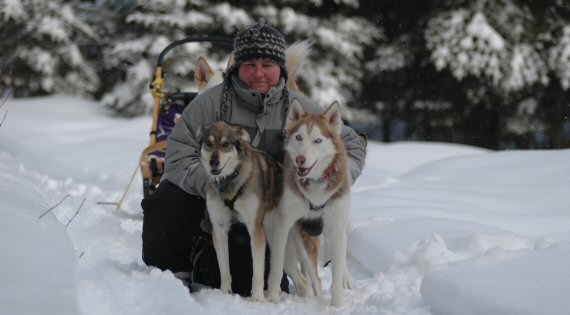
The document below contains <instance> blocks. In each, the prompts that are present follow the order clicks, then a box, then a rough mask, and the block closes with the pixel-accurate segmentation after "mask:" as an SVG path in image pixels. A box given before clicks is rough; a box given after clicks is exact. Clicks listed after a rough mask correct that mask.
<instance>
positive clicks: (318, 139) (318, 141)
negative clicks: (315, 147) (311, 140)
mask: <svg viewBox="0 0 570 315" xmlns="http://www.w3.org/2000/svg"><path fill="white" fill-rule="evenodd" d="M321 142H323V140H322V139H321V138H317V139H315V143H316V144H319V143H321Z"/></svg>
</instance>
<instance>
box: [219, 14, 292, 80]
mask: <svg viewBox="0 0 570 315" xmlns="http://www.w3.org/2000/svg"><path fill="white" fill-rule="evenodd" d="M285 46H286V43H285V37H284V36H283V34H281V33H280V32H279V31H278V30H276V29H274V28H273V27H271V26H269V25H267V24H266V23H265V21H264V20H263V19H261V20H259V21H258V22H257V23H255V24H253V25H251V26H249V27H247V28H246V29H244V30H243V31H241V32H239V33H238V34H237V36H236V37H235V39H234V52H233V53H234V60H235V64H234V65H233V67H232V68H231V70H230V71H228V72H230V73H231V72H233V71H235V70H236V69H237V68H238V67H239V65H240V64H242V63H243V62H246V61H250V60H255V59H261V60H271V61H273V62H275V63H276V64H278V65H279V66H280V67H281V75H282V76H283V77H284V78H285V79H287V67H286V65H285V49H286V47H285Z"/></svg>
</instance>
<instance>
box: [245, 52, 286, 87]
mask: <svg viewBox="0 0 570 315" xmlns="http://www.w3.org/2000/svg"><path fill="white" fill-rule="evenodd" d="M238 76H239V79H240V80H241V82H243V83H245V84H246V85H247V86H249V87H250V88H251V89H253V90H256V91H258V92H260V93H267V91H269V89H271V88H272V87H274V86H275V85H277V83H278V82H279V78H280V77H281V67H279V65H278V64H276V63H275V62H273V61H269V60H250V61H246V62H244V63H242V64H241V65H240V66H239V70H238Z"/></svg>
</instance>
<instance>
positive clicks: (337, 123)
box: [323, 101, 342, 134]
mask: <svg viewBox="0 0 570 315" xmlns="http://www.w3.org/2000/svg"><path fill="white" fill-rule="evenodd" d="M323 117H324V118H325V120H326V121H327V122H328V123H329V124H330V125H331V126H332V127H333V129H334V130H336V131H337V132H338V133H339V134H340V130H341V128H342V117H341V111H340V104H339V103H338V102H337V101H334V102H333V103H332V104H331V105H330V106H329V108H327V110H326V111H325V112H324V114H323Z"/></svg>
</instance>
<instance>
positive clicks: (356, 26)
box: [0, 0, 570, 149]
mask: <svg viewBox="0 0 570 315" xmlns="http://www.w3.org/2000/svg"><path fill="white" fill-rule="evenodd" d="M259 18H264V19H265V20H266V21H267V22H268V23H269V24H271V25H273V26H274V27H276V28H277V29H279V30H281V31H282V32H283V33H284V34H285V36H286V38H287V40H288V42H289V43H293V42H294V41H297V40H305V39H309V40H312V41H313V42H314V45H313V49H312V53H311V55H310V56H309V60H308V61H307V62H306V64H305V65H304V67H303V68H302V70H301V75H300V85H301V87H302V89H303V90H304V91H306V92H307V94H308V95H309V96H311V97H312V98H313V99H315V100H316V101H317V102H318V103H319V104H321V105H323V106H324V105H327V104H329V103H330V102H332V101H334V100H339V101H340V102H341V103H342V104H344V105H345V106H346V111H345V114H346V118H347V120H348V121H349V123H351V124H352V125H353V127H354V128H355V129H357V130H359V131H362V132H366V133H367V134H368V136H369V137H370V138H371V139H375V140H380V141H385V142H392V141H401V140H425V141H441V142H454V143H464V144H469V145H475V146H480V147H485V148H491V149H555V148H568V147H570V119H569V116H570V94H569V93H568V90H569V88H570V9H569V7H568V3H567V1H566V0H527V1H522V0H493V1H486V0H476V1H473V0H471V1H468V0H465V1H463V0H433V1H423V0H420V1H417V0H416V1H414V0H400V1H397V0H393V1H382V0H361V1H358V0H278V1H275V0H272V1H269V0H255V1H254V0H245V1H243V0H232V1H228V0H225V1H215V0H154V1H149V0H122V1H119V0H114V1H113V0H93V1H85V0H68V1H64V0H0V51H1V55H0V96H1V97H2V99H3V100H4V102H5V101H6V100H7V99H8V98H9V97H10V96H12V97H30V96H40V95H50V94H68V95H79V96H82V97H85V98H88V99H94V100H97V101H99V102H100V103H101V104H102V105H103V106H107V107H110V108H113V109H114V110H115V111H116V112H117V114H118V115H122V116H140V115H145V114H148V113H149V112H150V111H151V108H152V97H151V95H150V93H149V84H150V82H151V81H152V76H153V74H154V67H155V66H156V60H157V57H158V55H159V54H160V52H161V51H162V50H163V49H164V48H165V47H166V46H167V45H168V44H169V43H171V42H173V41H175V40H179V39H182V38H185V37H187V36H199V35H206V36H223V37H233V36H235V34H236V32H237V31H238V30H240V29H243V28H244V27H245V26H247V25H249V24H251V23H253V22H255V21H256V20H257V19H259ZM228 53H229V49H228V48H227V47H220V46H216V45H210V44H203V43H202V44H188V45H184V46H182V47H180V48H178V49H176V50H173V51H172V52H171V53H170V54H169V59H168V60H167V63H166V65H167V66H166V81H167V89H168V90H169V91H175V90H181V91H186V90H192V89H194V87H193V86H192V80H193V76H194V73H193V70H194V63H195V61H196V58H197V57H198V56H199V55H205V56H207V57H208V59H209V60H210V61H211V63H213V64H215V65H216V68H218V69H223V68H224V67H225V63H226V60H227V56H228Z"/></svg>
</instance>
